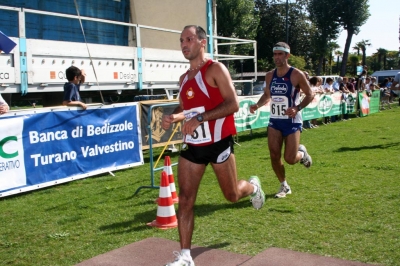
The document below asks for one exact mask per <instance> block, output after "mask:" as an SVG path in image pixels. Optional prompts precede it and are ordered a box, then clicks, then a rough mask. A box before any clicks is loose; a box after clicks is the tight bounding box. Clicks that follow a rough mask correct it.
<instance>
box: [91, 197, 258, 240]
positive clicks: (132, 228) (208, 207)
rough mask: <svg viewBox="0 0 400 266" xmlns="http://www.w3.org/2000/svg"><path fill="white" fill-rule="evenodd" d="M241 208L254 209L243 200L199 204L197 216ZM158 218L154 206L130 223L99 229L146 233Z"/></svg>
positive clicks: (105, 226)
mask: <svg viewBox="0 0 400 266" xmlns="http://www.w3.org/2000/svg"><path fill="white" fill-rule="evenodd" d="M241 208H252V206H251V204H249V201H247V200H243V201H240V202H237V203H228V202H227V203H223V204H199V205H196V206H195V216H197V217H203V216H207V215H210V214H213V213H214V212H216V211H218V210H226V209H241ZM156 218H157V206H156V205H155V206H154V210H149V211H144V212H140V213H137V214H135V215H134V218H133V219H131V220H128V221H123V222H116V223H112V224H108V225H103V226H100V227H99V230H100V231H109V232H110V234H125V233H129V232H137V231H144V230H147V229H150V228H151V227H150V226H147V225H144V224H147V223H150V222H152V221H153V220H155V219H156Z"/></svg>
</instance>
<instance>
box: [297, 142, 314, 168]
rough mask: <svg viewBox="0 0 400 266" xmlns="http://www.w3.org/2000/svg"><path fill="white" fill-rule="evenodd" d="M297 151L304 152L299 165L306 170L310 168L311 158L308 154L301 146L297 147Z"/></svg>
mask: <svg viewBox="0 0 400 266" xmlns="http://www.w3.org/2000/svg"><path fill="white" fill-rule="evenodd" d="M299 151H301V152H304V156H303V158H302V159H301V160H300V163H301V164H302V165H304V166H305V167H306V168H310V167H311V165H312V158H311V156H310V155H309V154H308V152H307V149H306V147H305V146H304V145H303V144H300V145H299Z"/></svg>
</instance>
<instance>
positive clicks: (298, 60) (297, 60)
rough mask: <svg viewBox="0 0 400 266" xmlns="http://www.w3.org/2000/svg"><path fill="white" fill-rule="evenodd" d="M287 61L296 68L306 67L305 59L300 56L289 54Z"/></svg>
mask: <svg viewBox="0 0 400 266" xmlns="http://www.w3.org/2000/svg"><path fill="white" fill-rule="evenodd" d="M288 63H289V65H291V66H293V67H296V68H298V69H305V67H306V60H304V58H303V57H301V56H295V55H290V57H289V60H288Z"/></svg>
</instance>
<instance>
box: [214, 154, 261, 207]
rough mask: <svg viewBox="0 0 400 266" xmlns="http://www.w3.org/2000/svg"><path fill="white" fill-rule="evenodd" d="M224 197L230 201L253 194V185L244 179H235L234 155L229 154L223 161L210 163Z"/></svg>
mask: <svg viewBox="0 0 400 266" xmlns="http://www.w3.org/2000/svg"><path fill="white" fill-rule="evenodd" d="M211 165H212V167H213V169H214V172H215V174H216V176H217V179H218V183H219V186H220V187H221V190H222V193H223V194H224V196H225V198H226V199H227V200H229V201H230V202H237V201H238V200H239V199H241V198H244V197H246V196H249V195H251V194H253V192H254V186H253V185H252V184H250V183H249V182H247V181H245V180H237V171H236V160H235V155H234V154H231V155H230V156H229V158H228V160H226V161H225V162H223V163H219V164H211Z"/></svg>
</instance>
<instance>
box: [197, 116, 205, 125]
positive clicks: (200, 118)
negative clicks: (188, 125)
mask: <svg viewBox="0 0 400 266" xmlns="http://www.w3.org/2000/svg"><path fill="white" fill-rule="evenodd" d="M196 119H197V121H199V122H200V123H201V122H203V120H204V118H203V116H202V115H201V114H199V115H197V116H196Z"/></svg>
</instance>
